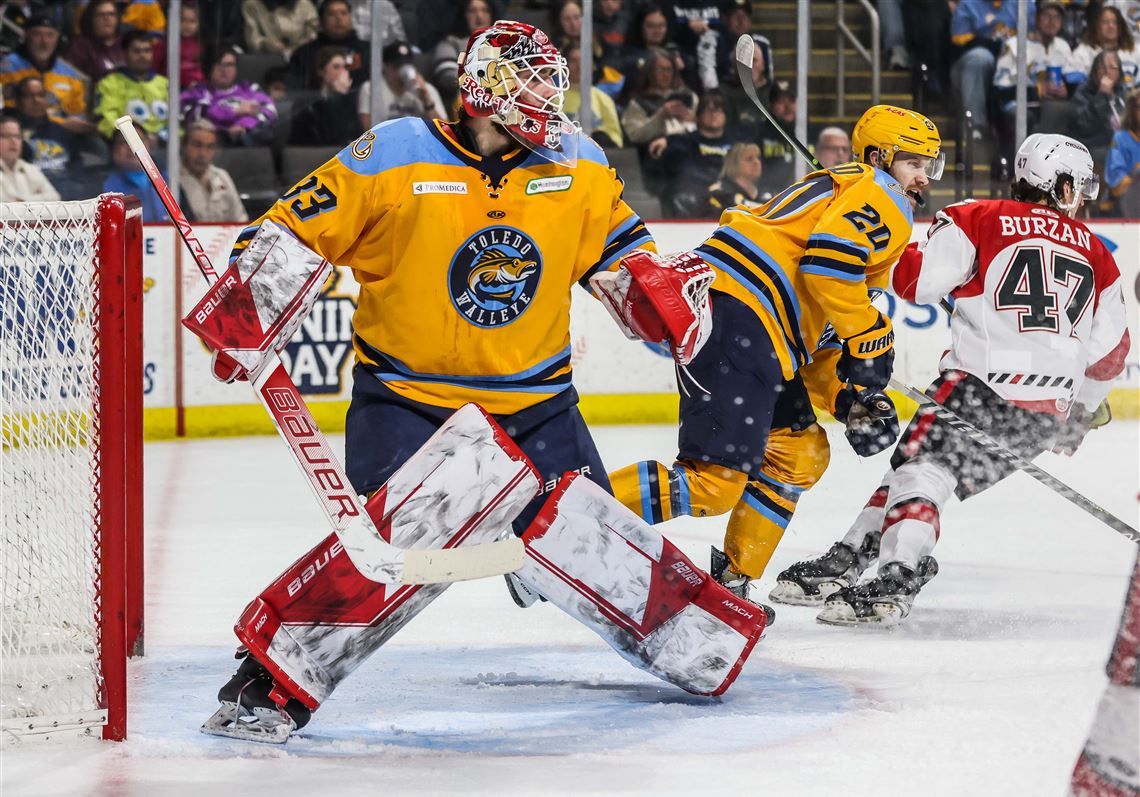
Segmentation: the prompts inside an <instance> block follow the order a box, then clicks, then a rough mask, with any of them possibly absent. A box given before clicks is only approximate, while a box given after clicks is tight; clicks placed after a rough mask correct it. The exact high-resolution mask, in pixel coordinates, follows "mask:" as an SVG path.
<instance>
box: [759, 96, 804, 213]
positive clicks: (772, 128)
mask: <svg viewBox="0 0 1140 797" xmlns="http://www.w3.org/2000/svg"><path fill="white" fill-rule="evenodd" d="M768 109H769V110H770V111H771V112H772V116H774V117H775V118H776V121H777V122H778V123H779V125H780V127H783V129H784V130H786V131H787V132H788V133H793V132H794V131H795V129H796V87H795V84H793V83H790V82H789V81H787V80H777V81H776V82H775V83H773V84H772V90H771V91H770V92H769V93H768ZM759 142H760V158H761V160H763V161H764V185H765V186H766V187H767V189H768V190H772V191H779V190H781V189H783V188H784V187H785V186H787V185H788V184H789V183H791V182H792V180H793V179H794V178H795V174H796V158H797V157H799V156H798V155H797V154H796V151H795V149H794V148H793V147H792V145H791V144H789V143H788V139H787V138H786V137H785V136H784V134H783V133H781V132H780V130H779V129H778V128H777V126H776V125H774V124H772V123H771V122H769V121H768V120H767V119H765V120H764V123H763V124H762V125H761V126H760V133H759Z"/></svg>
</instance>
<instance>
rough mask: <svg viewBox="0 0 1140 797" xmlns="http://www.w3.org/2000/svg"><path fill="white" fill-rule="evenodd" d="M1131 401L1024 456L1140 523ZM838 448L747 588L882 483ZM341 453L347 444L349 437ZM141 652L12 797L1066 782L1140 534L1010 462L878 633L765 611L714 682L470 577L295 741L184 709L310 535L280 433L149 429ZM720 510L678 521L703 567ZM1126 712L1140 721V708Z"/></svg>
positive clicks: (847, 792)
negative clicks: (1094, 426) (77, 737)
mask: <svg viewBox="0 0 1140 797" xmlns="http://www.w3.org/2000/svg"><path fill="white" fill-rule="evenodd" d="M595 431H596V435H597V439H598V442H599V445H600V447H601V450H602V454H603V457H604V458H605V461H606V463H607V465H608V466H609V467H611V468H616V467H619V466H621V465H625V464H628V463H630V462H634V461H636V460H640V459H646V458H649V457H657V458H659V459H663V460H665V461H670V460H671V457H672V454H673V450H674V444H675V431H674V430H673V429H671V428H670V427H666V426H651V427H608V428H607V427H599V428H597V429H596V430H595ZM1138 432H1140V429H1138V425H1137V423H1136V422H1129V421H1118V422H1114V423H1113V424H1112V426H1110V427H1109V428H1107V429H1105V430H1102V431H1098V432H1094V433H1093V434H1091V435H1090V436H1089V439H1088V441H1087V443H1086V445H1085V446H1084V447H1083V448H1082V449H1081V451H1080V452H1079V453H1078V454H1077V456H1076V457H1074V458H1072V459H1065V458H1061V457H1056V456H1053V455H1044V456H1043V457H1041V458H1040V459H1039V460H1038V462H1039V464H1041V465H1043V466H1044V467H1046V468H1047V469H1049V470H1051V471H1052V472H1054V473H1055V474H1056V475H1057V476H1059V477H1060V478H1062V479H1064V480H1067V481H1068V482H1069V483H1070V484H1072V485H1074V486H1076V487H1078V488H1079V489H1082V490H1084V491H1086V492H1087V494H1088V495H1089V496H1090V497H1092V498H1094V499H1095V500H1098V501H1100V502H1102V504H1103V505H1104V506H1105V507H1106V508H1108V509H1109V510H1111V511H1113V512H1116V513H1117V514H1118V515H1119V516H1120V517H1122V518H1125V519H1126V520H1128V521H1129V522H1131V523H1133V524H1135V523H1136V522H1137V503H1136V501H1137V486H1138V481H1140V480H1138V478H1137V469H1138V461H1137V458H1138V454H1137V452H1138V451H1140V443H1138ZM829 433H830V435H831V439H832V445H833V456H832V464H831V468H830V469H829V471H828V472H827V475H826V476H825V477H824V479H823V481H822V482H821V483H820V484H819V485H818V486H817V487H816V488H815V489H814V490H812V491H811V492H810V493H809V494H808V495H807V496H806V497H805V498H804V499H803V500H802V502H801V508H800V511H799V513H798V514H797V515H796V518H795V521H794V522H793V525H792V527H791V528H790V529H789V531H788V533H787V535H786V536H785V539H784V542H783V544H782V546H781V548H780V549H779V550H778V551H777V553H776V555H775V558H774V560H773V562H772V564H771V566H770V567H769V570H768V573H767V574H766V575H765V577H764V579H763V581H762V582H761V583H760V588H759V590H758V592H757V594H758V596H760V597H763V596H766V595H767V591H768V589H769V588H770V587H771V586H772V584H773V583H774V579H775V575H776V574H777V573H778V572H779V571H780V570H781V569H783V568H784V567H785V566H786V565H788V564H789V563H790V562H792V561H794V560H796V559H798V558H801V557H803V556H804V555H807V554H812V555H814V554H816V553H818V552H820V551H821V550H823V549H825V548H826V547H827V546H828V545H829V544H830V543H831V542H832V540H833V539H836V538H838V537H839V536H840V535H841V534H842V533H843V531H844V530H845V529H846V526H847V523H848V522H849V521H850V520H851V519H852V517H853V516H854V514H855V513H856V512H857V511H858V510H859V508H860V507H861V506H862V503H863V501H864V500H865V498H866V497H867V495H868V494H869V493H870V492H871V490H872V489H873V488H874V487H875V485H876V484H877V483H878V480H879V478H880V476H881V475H882V472H883V470H884V468H886V467H887V460H888V458H889V455H887V454H882V455H880V456H878V457H876V458H874V459H873V460H871V461H865V462H860V461H858V460H857V459H856V457H855V456H854V455H853V454H852V453H851V452H850V451H849V450H848V448H847V446H846V443H845V442H844V441H843V438H842V435H841V434H839V433H838V432H837V430H836V429H835V427H832V428H831V429H830V430H829ZM336 445H337V446H340V445H341V441H336ZM146 458H147V459H146V475H147V483H146V518H147V563H146V581H147V586H146V589H147V600H146V612H147V615H146V648H147V655H146V657H145V658H143V659H140V660H136V661H134V662H132V664H131V667H130V720H129V723H130V726H129V735H130V738H129V740H128V741H127V742H125V743H122V744H112V743H106V744H105V743H100V742H95V741H90V742H88V741H81V742H70V743H60V744H53V745H39V746H32V745H23V746H19V747H6V748H5V749H3V750H2V751H0V755H2V761H0V769H2V780H0V791H2V792H3V794H4V795H5V797H9V795H11V797H16V795H21V796H22V795H34V796H35V797H48V796H49V795H61V797H63V796H66V797H73V796H75V795H97V796H98V797H144V795H145V797H163V796H164V795H217V797H222V795H241V796H242V797H245V796H246V795H250V797H252V796H253V795H272V797H291V796H292V795H299V796H302V797H322V795H328V796H329V797H332V795H337V796H338V797H339V796H340V795H391V794H451V793H489V794H496V795H501V794H528V795H529V794H601V793H606V794H631V793H648V794H677V793H689V794H692V793H713V794H718V793H719V794H729V793H732V794H743V795H768V794H774V795H785V794H786V795H792V794H794V795H844V796H845V797H860V796H861V795H919V794H921V795H924V796H926V797H935V796H936V795H947V796H950V795H953V796H954V797H959V796H960V795H1001V796H1002V797H1006V796H1009V797H1047V796H1048V795H1058V797H1060V795H1063V794H1064V793H1065V787H1066V783H1067V779H1068V775H1069V772H1070V770H1071V768H1072V765H1073V762H1074V761H1075V759H1076V757H1077V754H1078V752H1079V750H1080V748H1081V745H1082V743H1083V740H1084V738H1085V734H1086V732H1087V730H1088V726H1089V723H1090V721H1091V718H1092V715H1093V711H1094V709H1095V706H1096V701H1097V698H1098V696H1099V694H1100V692H1101V689H1102V688H1103V686H1104V682H1105V678H1104V663H1105V660H1106V657H1107V655H1108V651H1109V647H1110V644H1111V639H1112V637H1113V635H1114V633H1115V630H1116V625H1117V620H1118V617H1119V613H1120V607H1121V603H1122V598H1123V594H1124V587H1125V582H1126V574H1127V572H1128V570H1129V568H1130V565H1131V562H1132V557H1133V556H1134V555H1135V551H1136V547H1135V545H1133V544H1132V543H1130V542H1129V541H1128V540H1126V539H1124V538H1123V537H1121V536H1119V535H1118V534H1116V533H1114V532H1113V531H1111V530H1109V529H1108V528H1107V527H1104V526H1102V525H1100V524H1099V523H1098V522H1097V521H1095V520H1093V519H1092V518H1090V517H1089V516H1087V515H1085V514H1083V513H1082V512H1081V511H1080V510H1079V509H1077V508H1075V507H1073V506H1071V505H1069V504H1067V503H1066V502H1065V501H1064V500H1063V499H1061V498H1059V497H1058V496H1056V495H1053V494H1051V493H1050V492H1048V491H1047V490H1046V489H1045V488H1044V487H1042V486H1040V485H1038V484H1037V483H1036V482H1034V481H1032V480H1031V479H1030V478H1028V477H1026V476H1024V475H1022V474H1018V475H1015V476H1014V477H1012V478H1011V479H1009V480H1008V481H1007V482H1005V483H1003V484H1001V485H999V486H998V487H996V488H994V489H992V490H991V491H989V492H986V493H984V494H982V495H980V496H978V497H976V498H973V499H971V500H969V501H967V502H965V503H962V504H959V503H957V502H956V501H952V502H951V505H950V507H949V509H948V511H947V512H946V514H945V516H944V522H943V533H942V540H941V542H940V543H939V545H938V548H937V549H936V551H935V555H936V556H937V558H938V560H939V562H940V564H941V573H940V574H939V575H938V577H937V578H936V579H934V581H932V582H931V583H930V584H929V585H928V586H927V587H926V589H925V590H924V591H923V593H922V595H921V596H920V597H919V599H918V601H917V603H916V606H915V610H914V614H913V615H912V617H911V619H910V621H909V622H908V624H906V625H904V626H902V627H900V628H898V629H895V630H893V631H881V630H880V631H866V630H851V629H838V628H831V627H825V626H821V625H817V624H816V623H815V620H814V612H813V611H812V610H810V609H797V608H793V607H779V609H778V618H777V622H776V625H775V626H774V627H773V628H772V629H771V630H770V632H769V634H768V636H767V637H766V638H765V639H764V640H763V641H762V642H761V643H760V644H759V646H758V647H757V649H756V651H755V653H754V654H753V655H752V657H751V659H750V660H749V661H748V664H747V665H746V667H745V669H744V671H743V673H742V674H741V676H740V678H739V679H738V680H737V682H736V684H735V685H734V686H733V687H732V688H731V689H730V690H729V692H728V693H727V694H726V695H725V696H724V697H723V698H722V699H719V700H711V699H701V698H696V697H692V696H689V695H686V694H684V693H682V692H680V691H678V690H676V689H673V688H671V687H669V686H667V685H666V684H664V683H661V682H659V681H657V680H656V679H654V678H653V677H651V676H649V675H647V674H645V673H642V672H639V671H637V670H635V669H633V668H632V667H630V666H629V665H628V664H626V663H625V662H624V661H623V660H621V659H620V658H619V657H618V656H617V655H616V654H615V653H613V652H612V651H611V650H610V649H609V648H607V647H606V646H605V645H604V644H603V643H602V642H601V641H600V640H599V639H597V638H596V637H595V636H594V635H593V634H592V633H590V632H589V631H587V630H586V629H585V628H583V627H582V626H580V625H577V624H576V623H575V622H573V621H572V620H570V619H569V618H567V617H565V616H563V615H561V614H560V613H559V612H558V610H556V609H554V608H552V607H550V606H548V605H541V604H540V605H538V606H535V607H533V608H531V609H527V610H525V611H524V610H520V609H518V608H516V607H515V606H514V604H513V603H512V602H511V601H510V599H509V598H508V596H507V592H506V590H505V589H504V587H503V584H502V580H501V579H490V580H486V581H482V582H478V583H465V584H457V585H455V586H453V587H452V588H451V589H449V591H448V592H446V593H445V594H444V595H443V596H442V597H441V598H440V599H439V600H437V601H436V602H435V603H434V604H433V605H432V606H430V607H429V608H428V609H427V610H426V611H424V612H423V614H421V615H420V616H419V617H417V618H416V619H415V620H414V621H412V623H411V624H410V625H409V626H408V627H407V628H406V629H404V631H403V632H401V633H400V634H399V635H398V636H397V637H396V638H395V639H394V640H393V641H392V642H391V643H389V644H388V645H387V646H386V647H384V648H382V649H381V650H380V651H379V652H378V653H377V654H376V655H375V656H374V657H373V659H372V660H371V661H369V662H368V663H367V664H365V665H364V666H363V667H362V668H361V669H360V670H359V671H357V672H356V673H355V674H354V675H353V676H352V677H351V678H350V679H349V680H348V681H347V682H346V683H345V684H344V685H343V686H342V688H341V689H340V690H339V691H338V692H337V693H336V694H334V695H333V697H332V698H331V699H330V700H329V701H328V702H327V704H326V705H325V706H323V707H322V708H321V710H320V711H319V712H317V713H316V715H315V716H314V718H313V720H312V722H311V723H310V724H309V725H308V726H307V727H306V728H305V729H304V730H303V731H302V732H301V733H300V735H299V736H297V737H295V738H293V739H292V740H291V741H290V742H289V743H288V745H286V746H284V747H275V746H267V745H258V744H252V743H245V742H237V741H230V740H226V739H219V738H216V737H208V736H205V735H203V734H201V733H199V732H198V726H199V725H200V724H201V722H202V721H203V720H204V719H205V718H206V717H207V716H209V714H210V713H211V712H212V711H213V709H214V708H215V706H216V702H215V694H216V692H217V689H218V687H219V686H220V685H221V684H222V683H223V682H224V681H225V680H226V679H227V677H228V676H229V675H230V673H231V672H232V669H233V667H234V661H233V659H232V653H233V649H234V644H235V640H234V637H233V635H232V632H231V630H230V627H231V625H232V623H233V621H234V619H235V618H236V617H237V615H238V613H239V612H240V611H241V609H242V607H243V606H244V605H245V603H246V602H247V601H248V600H249V599H250V598H252V597H253V596H254V595H255V594H256V593H257V592H258V591H259V590H260V589H261V588H262V587H263V586H264V585H266V584H267V583H268V582H269V581H270V580H271V579H272V578H273V577H274V576H275V575H277V574H278V573H279V572H280V571H281V570H282V569H284V567H285V566H286V565H288V564H289V563H290V562H291V561H292V560H293V559H294V558H296V557H297V556H298V555H300V554H301V553H302V552H303V551H304V550H306V549H307V548H308V547H309V546H310V545H311V544H313V543H314V542H315V541H316V540H317V539H319V538H320V537H322V536H324V534H325V533H326V532H325V529H324V526H323V525H322V518H321V516H320V514H319V512H318V510H317V507H316V503H315V502H314V501H313V499H312V497H311V496H310V495H309V493H308V492H307V488H306V487H305V486H304V483H303V481H302V480H301V478H300V476H299V475H298V474H297V473H295V472H294V470H293V468H294V466H293V465H292V464H291V462H290V461H289V458H288V456H287V455H286V453H285V451H284V448H283V446H282V444H281V443H280V442H279V441H278V440H276V439H274V438H268V437H266V438H249V439H225V440H207V441H182V442H169V443H153V444H148V446H147V449H146ZM723 527H724V519H723V518H709V519H702V520H693V519H682V520H678V521H674V522H672V523H670V524H668V525H667V526H666V527H665V532H666V534H668V535H669V536H670V537H671V538H672V539H673V540H674V541H676V542H677V543H678V544H679V545H681V546H682V548H683V549H684V550H685V551H686V552H687V553H688V554H689V555H691V556H692V557H693V558H694V559H695V560H696V561H697V562H699V563H702V564H704V563H706V562H707V557H708V547H709V545H710V544H711V543H719V542H720V539H721V535H722V534H723ZM1138 721H1140V718H1138Z"/></svg>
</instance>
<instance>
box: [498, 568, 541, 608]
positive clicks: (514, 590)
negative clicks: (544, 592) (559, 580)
mask: <svg viewBox="0 0 1140 797" xmlns="http://www.w3.org/2000/svg"><path fill="white" fill-rule="evenodd" d="M503 578H504V579H506V582H507V592H509V593H510V596H511V600H513V601H514V602H515V605H516V606H518V607H519V608H520V609H529V608H530V607H531V606H534V604H536V603H538V602H539V601H540V600H542V596H541V595H539V594H538V593H537V592H535V591H534V590H532V589H531V588H530V587H529V586H528V585H526V584H524V583H523V581H522V579H520V578H519V577H518V576H516V575H515V574H514V573H505V574H503Z"/></svg>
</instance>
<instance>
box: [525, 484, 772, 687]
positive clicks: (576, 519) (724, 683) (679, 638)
mask: <svg viewBox="0 0 1140 797" xmlns="http://www.w3.org/2000/svg"><path fill="white" fill-rule="evenodd" d="M523 542H524V543H526V546H527V552H526V555H527V558H526V563H525V564H524V565H523V566H522V568H520V569H519V570H517V571H516V572H515V574H516V575H517V576H518V577H519V578H521V579H522V580H523V581H525V582H526V583H527V584H528V585H530V586H531V587H533V588H534V589H535V591H537V592H538V593H539V594H541V595H542V596H543V597H544V598H546V599H547V600H548V601H550V602H551V603H553V604H554V605H556V606H558V607H559V608H560V609H562V610H563V611H565V612H566V613H567V614H569V615H570V616H571V617H574V618H575V619H577V620H579V621H581V622H582V623H584V624H585V625H586V626H587V627H589V628H590V629H592V630H593V631H594V632H596V633H597V634H598V635H599V636H600V637H602V639H604V640H605V641H606V642H608V643H609V644H610V646H611V647H613V649H614V650H616V651H617V652H618V653H619V654H620V655H621V656H622V657H623V658H625V659H626V660H627V661H629V662H630V663H631V664H632V665H633V666H635V667H638V668H639V669H642V670H645V671H647V672H650V673H653V674H654V675H656V676H657V677H659V678H662V679H664V680H666V681H668V682H669V683H672V684H675V685H677V686H679V687H681V688H682V689H685V690H686V691H689V692H693V693H695V694H699V695H719V694H721V693H722V692H724V691H725V690H726V689H728V687H729V686H730V685H731V684H732V682H733V681H734V680H735V679H736V676H737V674H738V673H739V672H740V668H741V667H742V666H743V665H744V661H745V659H747V658H748V654H749V653H751V652H752V648H753V646H754V645H755V644H756V640H758V639H759V638H760V634H761V633H762V632H763V631H764V624H765V621H766V620H765V615H764V612H762V611H761V610H759V609H758V608H757V607H756V606H754V605H752V604H750V603H747V602H746V601H742V600H740V599H739V598H737V597H736V596H735V595H733V594H732V593H731V592H729V591H728V590H727V589H725V588H724V587H723V586H721V585H720V584H718V583H716V582H715V581H714V580H713V579H712V578H711V577H709V575H708V574H707V573H705V572H703V571H702V570H700V569H699V568H698V567H697V566H696V565H694V564H693V563H692V562H691V561H689V559H688V558H687V557H686V556H685V555H684V554H683V553H681V552H680V551H679V550H678V549H677V548H676V546H674V545H673V544H672V543H671V542H669V541H668V540H667V539H665V538H664V537H663V536H662V535H661V533H660V532H659V531H657V530H656V529H655V528H654V527H653V526H651V525H649V524H648V523H646V522H645V521H643V520H642V519H641V518H639V517H638V516H637V515H635V514H634V513H633V512H630V511H629V510H628V509H626V508H625V507H624V506H622V505H621V504H620V503H619V502H618V501H617V500H616V499H615V498H614V497H613V496H611V495H610V494H609V493H607V492H606V491H605V490H603V489H602V488H601V487H599V486H598V485H596V484H594V483H593V482H591V481H589V480H588V479H585V478H582V477H580V476H579V475H578V474H574V473H568V474H566V475H565V476H563V477H562V480H561V481H559V483H558V486H557V487H555V489H554V491H553V492H552V493H551V495H550V497H549V498H548V499H547V501H546V504H545V505H544V506H543V508H542V511H541V512H539V514H538V517H537V518H536V519H535V521H534V523H532V524H531V527H530V528H529V529H527V532H526V534H524V535H523Z"/></svg>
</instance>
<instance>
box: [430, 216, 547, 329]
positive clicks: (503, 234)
mask: <svg viewBox="0 0 1140 797" xmlns="http://www.w3.org/2000/svg"><path fill="white" fill-rule="evenodd" d="M541 276H542V253H541V252H539V250H538V245H537V244H535V242H534V240H533V239H532V238H531V237H530V236H528V235H527V234H526V233H524V232H523V231H522V230H517V229H515V228H514V227H507V226H503V225H495V226H492V227H484V228H483V229H481V230H479V231H478V232H477V233H475V234H474V235H472V236H471V237H470V238H468V239H467V240H466V241H465V242H464V243H463V245H462V246H461V247H459V251H458V252H456V253H455V255H454V256H453V257H452V258H451V266H450V267H449V268H448V271H447V281H448V290H449V292H450V294H451V301H452V304H453V305H454V306H455V309H456V310H458V311H459V312H460V314H461V315H462V316H463V317H464V318H466V319H467V320H468V321H469V322H471V323H472V324H474V325H475V326H478V327H501V326H505V325H506V324H509V323H511V322H512V321H514V320H515V319H516V318H518V317H519V316H520V315H522V314H523V313H524V312H525V311H526V309H527V308H528V307H530V304H531V301H532V300H533V299H534V293H535V290H536V289H537V288H538V281H539V279H540V278H541Z"/></svg>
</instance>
